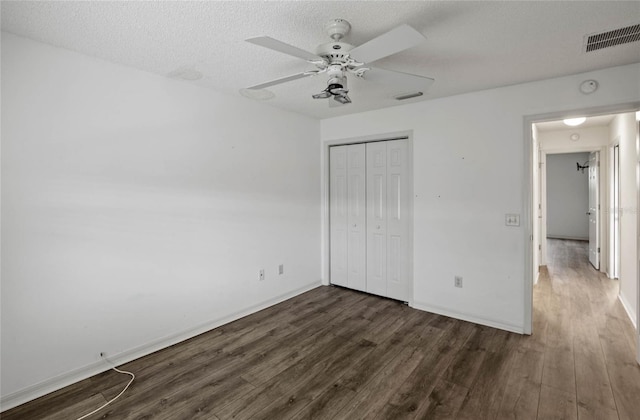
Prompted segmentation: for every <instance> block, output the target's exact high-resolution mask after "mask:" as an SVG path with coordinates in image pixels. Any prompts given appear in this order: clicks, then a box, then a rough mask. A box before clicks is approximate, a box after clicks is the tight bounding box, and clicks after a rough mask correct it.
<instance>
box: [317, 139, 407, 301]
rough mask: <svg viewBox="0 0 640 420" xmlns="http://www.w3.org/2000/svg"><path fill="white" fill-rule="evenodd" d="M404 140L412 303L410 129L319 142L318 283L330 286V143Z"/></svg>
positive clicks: (346, 143)
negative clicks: (319, 244) (319, 237)
mask: <svg viewBox="0 0 640 420" xmlns="http://www.w3.org/2000/svg"><path fill="white" fill-rule="evenodd" d="M400 139H407V165H408V173H409V174H410V176H409V179H408V182H409V194H408V203H407V208H408V209H409V228H408V230H409V238H408V247H409V249H408V251H407V259H408V261H407V277H408V281H409V285H410V293H409V299H408V301H407V303H408V304H409V306H413V296H414V280H413V266H414V251H413V250H414V246H413V229H414V200H413V197H414V196H413V182H414V181H413V174H414V171H413V130H408V131H399V132H393V133H384V134H374V135H370V136H362V137H350V138H341V139H332V140H326V141H324V142H322V145H321V147H322V155H321V164H322V168H321V169H322V170H321V180H322V185H321V194H322V198H321V234H322V237H321V276H322V277H321V283H322V284H323V285H325V286H328V285H330V284H331V283H330V279H331V271H330V268H331V265H330V264H331V258H330V255H331V248H330V244H331V236H330V228H331V224H330V218H329V175H330V172H329V148H330V147H331V146H340V145H349V144H358V143H372V142H379V141H388V140H400Z"/></svg>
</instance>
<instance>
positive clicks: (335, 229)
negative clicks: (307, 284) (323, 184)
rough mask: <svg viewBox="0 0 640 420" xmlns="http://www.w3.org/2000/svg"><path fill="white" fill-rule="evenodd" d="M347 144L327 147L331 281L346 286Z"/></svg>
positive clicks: (347, 237)
mask: <svg viewBox="0 0 640 420" xmlns="http://www.w3.org/2000/svg"><path fill="white" fill-rule="evenodd" d="M347 201H348V195H347V146H339V147H332V148H330V149H329V220H330V223H329V224H330V229H329V235H330V264H331V269H330V272H331V274H330V275H331V283H333V284H336V285H338V286H347V284H348V282H347V278H348V271H347V243H348V239H349V233H348V230H347V223H348V218H347V214H348V213H347V211H348V210H347Z"/></svg>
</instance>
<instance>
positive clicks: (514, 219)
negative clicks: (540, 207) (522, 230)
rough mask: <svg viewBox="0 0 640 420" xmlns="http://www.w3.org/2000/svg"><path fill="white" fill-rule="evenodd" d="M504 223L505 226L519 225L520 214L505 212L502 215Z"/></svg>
mask: <svg viewBox="0 0 640 420" xmlns="http://www.w3.org/2000/svg"><path fill="white" fill-rule="evenodd" d="M504 224H505V225H507V226H520V215H519V214H505V215H504Z"/></svg>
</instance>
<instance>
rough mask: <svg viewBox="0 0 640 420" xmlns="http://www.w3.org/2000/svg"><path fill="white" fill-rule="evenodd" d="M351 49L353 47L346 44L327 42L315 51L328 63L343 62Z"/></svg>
mask: <svg viewBox="0 0 640 420" xmlns="http://www.w3.org/2000/svg"><path fill="white" fill-rule="evenodd" d="M352 49H353V45H351V44H347V43H346V42H337V41H336V42H327V43H326V44H321V45H320V46H318V49H317V50H316V54H318V55H319V56H320V57H323V58H326V59H327V60H329V62H330V63H332V62H334V61H340V62H342V61H345V60H346V59H347V57H348V56H349V51H351V50H352Z"/></svg>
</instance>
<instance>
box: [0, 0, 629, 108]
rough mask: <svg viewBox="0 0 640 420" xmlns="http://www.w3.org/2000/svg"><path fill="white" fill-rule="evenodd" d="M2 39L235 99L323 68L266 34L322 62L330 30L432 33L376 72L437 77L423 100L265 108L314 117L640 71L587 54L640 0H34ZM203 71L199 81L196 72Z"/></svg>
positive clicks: (302, 93) (357, 94) (12, 16)
mask: <svg viewBox="0 0 640 420" xmlns="http://www.w3.org/2000/svg"><path fill="white" fill-rule="evenodd" d="M1 7H2V30H3V31H8V32H11V33H14V34H17V35H21V36H25V37H28V38H31V39H34V40H36V41H41V42H45V43H49V44H52V45H56V46H59V47H63V48H68V49H70V50H74V51H77V52H80V53H83V54H87V55H91V56H95V57H99V58H102V59H105V60H108V61H111V62H114V63H119V64H123V65H126V66H131V67H134V68H138V69H141V70H145V71H149V72H152V73H157V74H160V75H164V76H167V77H169V76H173V77H176V75H180V74H183V75H184V77H185V78H186V77H189V76H190V75H193V74H196V75H197V72H200V73H202V74H203V76H204V77H203V78H201V79H200V80H195V81H187V80H181V81H180V83H194V84H198V85H201V86H206V87H209V88H212V89H215V90H217V91H221V92H225V93H228V94H230V95H240V94H239V90H240V89H241V88H243V87H247V86H250V85H253V84H257V83H261V82H264V81H267V80H271V79H275V78H278V77H282V76H286V75H290V74H294V73H298V72H302V71H305V70H308V69H311V68H313V66H311V65H309V64H307V63H306V62H304V61H302V60H300V59H296V58H294V57H290V56H287V55H284V54H281V53H278V52H275V51H271V50H268V49H265V48H261V47H259V46H256V45H253V44H250V43H248V42H245V41H244V40H245V39H246V38H250V37H255V36H261V35H268V36H271V37H273V38H276V39H279V40H281V41H284V42H286V43H289V44H292V45H295V46H297V47H300V48H302V49H305V50H308V51H311V52H314V51H315V48H316V46H317V45H318V44H320V43H324V42H327V41H329V38H328V37H327V35H326V34H325V33H324V30H323V26H324V24H325V23H326V22H327V21H328V20H330V19H333V18H343V19H346V20H348V21H349V22H351V25H352V30H351V33H350V34H349V35H348V36H347V37H346V39H345V41H346V42H349V43H351V44H353V45H360V44H362V43H364V42H366V41H368V40H369V39H372V38H374V37H376V36H378V35H380V34H382V33H384V32H386V31H388V30H390V29H392V28H394V27H396V26H398V25H400V24H402V23H408V24H410V25H412V26H413V27H414V28H416V29H417V30H418V31H420V32H421V33H423V34H424V35H425V36H426V37H427V41H426V42H425V43H424V44H423V45H420V46H418V47H414V48H412V49H410V50H406V51H403V52H400V53H398V54H395V55H393V56H390V57H388V58H385V59H382V60H379V61H378V62H376V63H375V66H379V67H381V68H387V69H391V70H398V71H404V72H408V73H414V74H418V75H423V76H429V77H433V78H435V79H436V81H435V83H434V84H433V85H432V87H431V88H430V90H429V91H428V92H427V93H426V94H425V95H424V96H422V97H420V98H416V99H410V100H407V101H403V102H399V101H396V100H395V99H393V98H392V96H393V95H395V94H398V93H400V92H397V91H396V89H394V88H393V87H381V86H380V85H376V84H373V83H372V82H367V81H362V80H353V78H350V79H349V88H350V90H351V92H350V94H349V96H351V99H352V100H353V103H352V104H350V105H345V106H341V107H337V108H329V107H328V105H327V101H326V100H313V99H311V94H312V93H317V92H319V91H320V90H322V89H324V88H325V86H326V80H325V77H324V76H317V77H311V78H306V79H301V80H296V81H292V82H289V83H287V84H284V85H278V86H274V87H271V88H269V90H271V91H272V92H273V93H275V98H273V99H269V100H266V101H264V103H265V104H269V105H272V106H275V107H279V108H282V109H287V110H290V111H294V112H298V113H302V114H305V115H308V116H311V117H314V118H326V117H331V116H336V115H342V114H346V113H353V112H360V111H365V110H370V109H377V108H383V107H388V106H394V105H398V104H402V103H407V102H417V101H422V100H429V99H433V98H438V97H443V96H450V95H454V94H459V93H463V92H470V91H476V90H481V89H487V88H493V87H498V86H506V85H511V84H516V83H522V82H527V81H533V80H540V79H545V78H549V77H556V76H562V75H567V74H575V73H580V72H585V71H590V70H596V69H601V68H606V67H612V66H617V65H623V64H630V63H636V62H640V42H635V43H630V44H626V45H620V46H616V47H613V48H608V49H603V50H599V51H596V52H591V53H588V54H585V53H583V52H582V51H583V37H584V35H586V34H592V33H595V32H601V31H608V30H612V29H617V28H619V27H623V26H629V25H632V24H635V23H638V22H640V2H638V1H631V2H612V1H602V2H599V1H593V2H588V1H570V2H485V1H483V2H457V1H446V2H427V1H424V2H405V1H376V2H367V1H339V2H330V1H305V2H302V1H290V2H279V1H267V2H263V1H260V2H245V1H229V2H218V1H209V2H206V1H205V2H195V1H178V2H136V1H123V2H101V1H86V2H84V1H82V2H53V1H52V2H27V1H19V2H12V1H2V6H1ZM194 70H195V72H194Z"/></svg>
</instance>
